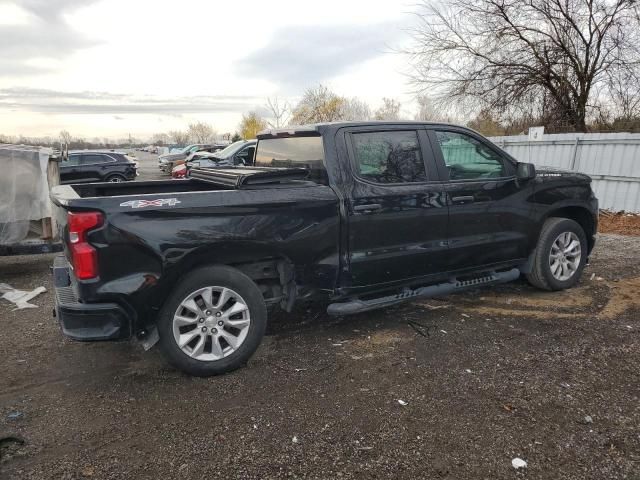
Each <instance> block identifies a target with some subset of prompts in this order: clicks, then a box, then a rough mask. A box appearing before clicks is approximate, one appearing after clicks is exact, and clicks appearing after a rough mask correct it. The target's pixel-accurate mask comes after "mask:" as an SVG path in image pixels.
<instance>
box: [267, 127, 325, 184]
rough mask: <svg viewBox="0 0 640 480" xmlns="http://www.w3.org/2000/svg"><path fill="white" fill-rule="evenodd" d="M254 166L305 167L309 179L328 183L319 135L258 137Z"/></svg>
mask: <svg viewBox="0 0 640 480" xmlns="http://www.w3.org/2000/svg"><path fill="white" fill-rule="evenodd" d="M255 166H256V167H279V168H306V169H307V170H308V171H309V177H308V179H309V180H311V181H314V182H316V183H322V184H324V185H327V184H328V177H327V170H326V168H325V166H324V147H323V145H322V137H321V136H315V135H314V136H293V137H282V138H265V139H260V140H258V145H257V147H256V156H255Z"/></svg>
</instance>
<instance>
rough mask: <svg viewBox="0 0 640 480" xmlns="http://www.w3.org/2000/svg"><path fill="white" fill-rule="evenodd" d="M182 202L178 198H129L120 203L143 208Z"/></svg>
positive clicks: (122, 205) (124, 205) (171, 205)
mask: <svg viewBox="0 0 640 480" xmlns="http://www.w3.org/2000/svg"><path fill="white" fill-rule="evenodd" d="M178 203H180V200H178V199H177V198H158V199H157V200H129V201H128V202H123V203H121V204H120V206H121V207H131V208H142V207H162V206H163V205H169V206H170V207H173V206H174V205H176V204H178Z"/></svg>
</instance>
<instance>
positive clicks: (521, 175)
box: [516, 162, 536, 180]
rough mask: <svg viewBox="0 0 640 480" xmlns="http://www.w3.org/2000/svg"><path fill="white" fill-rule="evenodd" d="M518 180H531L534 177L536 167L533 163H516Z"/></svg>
mask: <svg viewBox="0 0 640 480" xmlns="http://www.w3.org/2000/svg"><path fill="white" fill-rule="evenodd" d="M516 177H517V178H518V180H531V179H532V178H535V177H536V167H535V165H534V164H533V163H525V162H518V165H517V167H516Z"/></svg>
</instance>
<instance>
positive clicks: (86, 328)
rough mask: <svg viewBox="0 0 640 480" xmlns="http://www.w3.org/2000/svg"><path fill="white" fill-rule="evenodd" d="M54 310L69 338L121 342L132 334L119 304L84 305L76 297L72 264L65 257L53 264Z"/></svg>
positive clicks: (60, 257)
mask: <svg viewBox="0 0 640 480" xmlns="http://www.w3.org/2000/svg"><path fill="white" fill-rule="evenodd" d="M53 278H54V283H55V293H56V295H55V302H56V303H55V311H54V314H55V315H56V317H57V318H58V321H59V323H60V327H61V329H62V333H63V334H64V335H66V336H67V337H69V338H72V339H74V340H79V341H85V342H91V341H100V340H119V339H122V338H127V337H129V336H130V335H131V320H130V318H129V316H128V315H127V313H126V311H125V310H124V309H123V308H122V307H121V306H119V305H118V304H116V303H82V302H80V300H79V299H78V297H77V296H76V294H75V292H74V290H73V286H72V285H71V277H70V276H69V264H68V263H67V260H66V258H65V257H64V256H62V255H60V256H58V257H56V259H55V260H54V263H53Z"/></svg>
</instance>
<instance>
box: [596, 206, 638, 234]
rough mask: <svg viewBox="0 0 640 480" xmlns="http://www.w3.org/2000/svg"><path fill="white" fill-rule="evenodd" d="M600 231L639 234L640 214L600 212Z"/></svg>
mask: <svg viewBox="0 0 640 480" xmlns="http://www.w3.org/2000/svg"><path fill="white" fill-rule="evenodd" d="M599 222H600V224H599V225H598V230H599V231H600V233H617V234H619V235H640V214H637V213H636V214H633V213H626V212H617V213H613V212H607V211H604V210H603V211H601V212H600V219H599Z"/></svg>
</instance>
